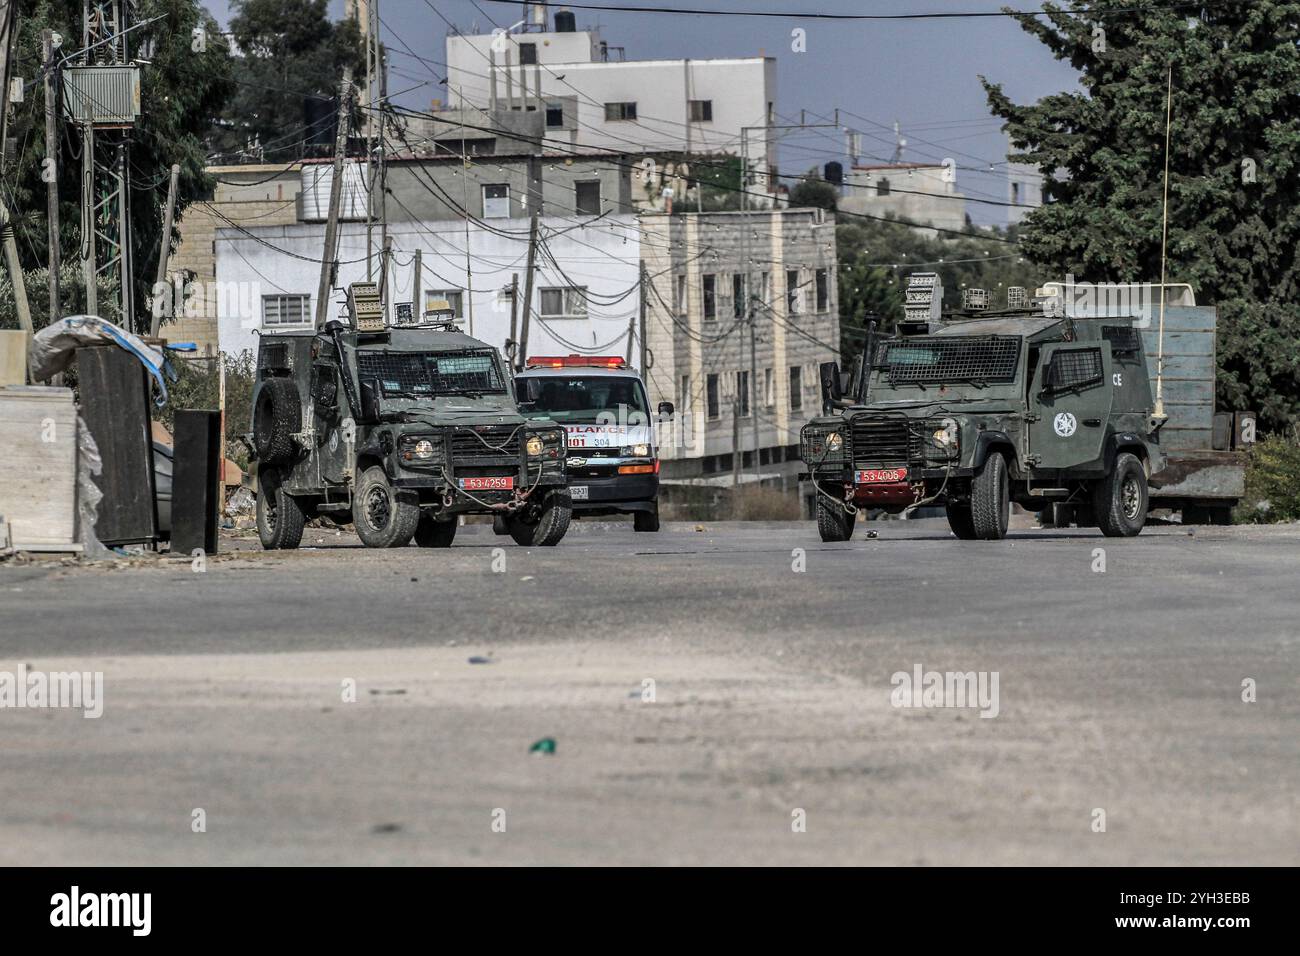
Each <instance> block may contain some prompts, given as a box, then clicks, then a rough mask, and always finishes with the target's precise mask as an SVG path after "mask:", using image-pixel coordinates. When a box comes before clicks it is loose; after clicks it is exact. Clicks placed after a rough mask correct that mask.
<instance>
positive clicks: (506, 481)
mask: <svg viewBox="0 0 1300 956" xmlns="http://www.w3.org/2000/svg"><path fill="white" fill-rule="evenodd" d="M514 486H515V479H514V478H513V477H511V476H510V475H506V476H505V477H503V478H461V479H460V487H461V490H463V491H509V490H510V489H511V488H513V487H514Z"/></svg>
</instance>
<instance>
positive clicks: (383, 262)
mask: <svg viewBox="0 0 1300 956" xmlns="http://www.w3.org/2000/svg"><path fill="white" fill-rule="evenodd" d="M392 258H393V240H392V239H389V238H387V237H385V238H384V248H383V251H382V252H380V254H379V302H380V304H381V305H383V307H384V318H385V319H387V317H388V264H389V262H391V261H392ZM385 324H387V323H385Z"/></svg>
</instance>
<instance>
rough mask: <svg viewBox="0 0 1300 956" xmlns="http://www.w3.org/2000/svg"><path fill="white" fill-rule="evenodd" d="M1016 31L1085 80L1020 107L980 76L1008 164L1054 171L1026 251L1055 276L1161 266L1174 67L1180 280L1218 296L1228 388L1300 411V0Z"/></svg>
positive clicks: (1172, 199) (1108, 13)
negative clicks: (1001, 126)
mask: <svg viewBox="0 0 1300 956" xmlns="http://www.w3.org/2000/svg"><path fill="white" fill-rule="evenodd" d="M1045 9H1046V11H1047V13H1046V17H1045V18H1040V17H1038V16H1033V15H1022V16H1019V17H1018V19H1019V21H1020V23H1021V26H1022V27H1023V28H1024V29H1025V30H1026V31H1027V32H1029V33H1031V34H1032V35H1034V36H1035V37H1037V38H1038V39H1039V40H1041V41H1042V42H1043V43H1044V44H1045V45H1046V46H1047V47H1048V49H1049V50H1051V52H1052V53H1053V55H1054V56H1055V57H1056V58H1057V59H1060V60H1064V61H1066V62H1068V63H1070V64H1071V65H1072V66H1073V67H1074V68H1075V69H1077V70H1078V71H1079V83H1080V87H1081V88H1080V89H1079V90H1077V91H1071V92H1063V93H1057V94H1053V95H1051V96H1047V97H1044V98H1043V99H1041V100H1039V101H1038V102H1036V103H1031V104H1017V103H1014V102H1012V100H1011V99H1010V97H1008V96H1007V94H1006V93H1005V92H1004V90H1003V88H1002V86H1001V85H1000V84H998V83H994V82H988V81H985V88H986V91H987V94H988V99H989V103H990V105H991V107H992V110H993V112H994V113H995V114H996V115H998V116H1000V117H1002V118H1003V119H1005V120H1006V122H1007V131H1008V133H1009V135H1010V139H1011V143H1012V146H1013V148H1014V149H1015V151H1016V152H1015V153H1014V154H1013V157H1012V158H1014V159H1016V160H1018V161H1023V162H1028V163H1031V164H1033V165H1036V166H1037V167H1038V168H1039V169H1040V171H1041V172H1042V174H1043V176H1044V200H1045V204H1044V205H1043V206H1042V208H1040V209H1037V210H1035V211H1034V212H1032V213H1030V214H1029V216H1028V217H1027V219H1026V220H1025V223H1024V229H1023V244H1024V249H1025V251H1026V253H1027V254H1028V255H1029V256H1030V257H1031V258H1032V259H1033V260H1034V261H1036V262H1039V263H1041V264H1043V265H1045V266H1050V267H1051V271H1052V272H1053V273H1054V274H1056V275H1058V276H1060V275H1065V274H1066V273H1073V274H1074V275H1075V276H1077V277H1078V278H1080V279H1083V280H1087V281H1154V280H1158V278H1159V276H1160V246H1161V211H1162V195H1163V187H1164V166H1165V118H1166V90H1167V88H1168V83H1169V77H1170V71H1171V70H1172V85H1173V98H1172V117H1173V119H1172V128H1171V137H1170V139H1171V148H1170V149H1169V238H1168V277H1169V281H1175V282H1189V283H1191V285H1192V286H1193V288H1194V289H1195V291H1196V294H1197V297H1198V301H1199V302H1202V303H1205V304H1212V305H1217V306H1219V310H1220V312H1219V319H1220V324H1219V328H1220V337H1219V349H1218V356H1219V366H1220V368H1219V372H1220V374H1219V393H1220V394H1219V398H1220V400H1221V401H1222V402H1223V403H1224V404H1225V406H1226V407H1229V408H1244V407H1253V408H1255V409H1257V410H1258V411H1259V412H1260V414H1261V416H1262V417H1263V419H1264V421H1265V422H1266V423H1269V424H1278V423H1282V422H1287V421H1292V420H1296V419H1297V418H1298V417H1300V344H1298V343H1300V258H1298V257H1297V254H1296V249H1297V246H1298V245H1300V48H1298V47H1297V41H1300V3H1296V2H1285V0H1252V2H1250V3H1224V4H1211V3H1206V4H1204V5H1201V6H1199V7H1198V6H1192V7H1190V8H1189V7H1177V8H1174V7H1170V6H1167V5H1162V6H1159V7H1157V6H1154V5H1135V4H1133V3H1132V2H1131V0H1088V2H1077V3H1072V4H1071V5H1070V6H1069V8H1068V9H1062V8H1060V7H1057V6H1053V5H1051V4H1048V5H1046V7H1045Z"/></svg>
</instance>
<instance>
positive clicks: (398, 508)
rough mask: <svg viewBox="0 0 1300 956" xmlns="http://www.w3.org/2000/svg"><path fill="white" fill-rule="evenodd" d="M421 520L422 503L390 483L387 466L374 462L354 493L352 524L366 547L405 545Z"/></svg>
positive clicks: (412, 494)
mask: <svg viewBox="0 0 1300 956" xmlns="http://www.w3.org/2000/svg"><path fill="white" fill-rule="evenodd" d="M419 523H420V502H419V498H417V497H416V495H415V493H414V492H410V491H400V490H398V489H396V488H394V487H393V486H392V485H391V484H389V481H388V476H387V475H386V474H384V469H382V468H380V467H379V466H378V465H371V466H370V467H369V468H367V469H366V470H365V472H364V473H363V474H362V475H361V480H360V481H358V482H357V490H356V494H354V495H353V496H352V524H353V527H355V528H356V532H357V536H358V537H359V538H361V543H362V544H364V545H365V546H366V547H367V548H404V547H406V546H407V545H408V544H410V543H411V538H412V537H414V535H415V529H416V526H417V525H419Z"/></svg>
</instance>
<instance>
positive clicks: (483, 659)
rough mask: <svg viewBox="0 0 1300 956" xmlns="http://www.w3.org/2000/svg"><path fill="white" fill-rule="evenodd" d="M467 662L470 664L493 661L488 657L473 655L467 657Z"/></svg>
mask: <svg viewBox="0 0 1300 956" xmlns="http://www.w3.org/2000/svg"><path fill="white" fill-rule="evenodd" d="M469 662H470V663H471V664H491V663H493V660H492V658H490V657H479V656H477V655H476V656H474V657H471V658H470V659H469Z"/></svg>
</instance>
